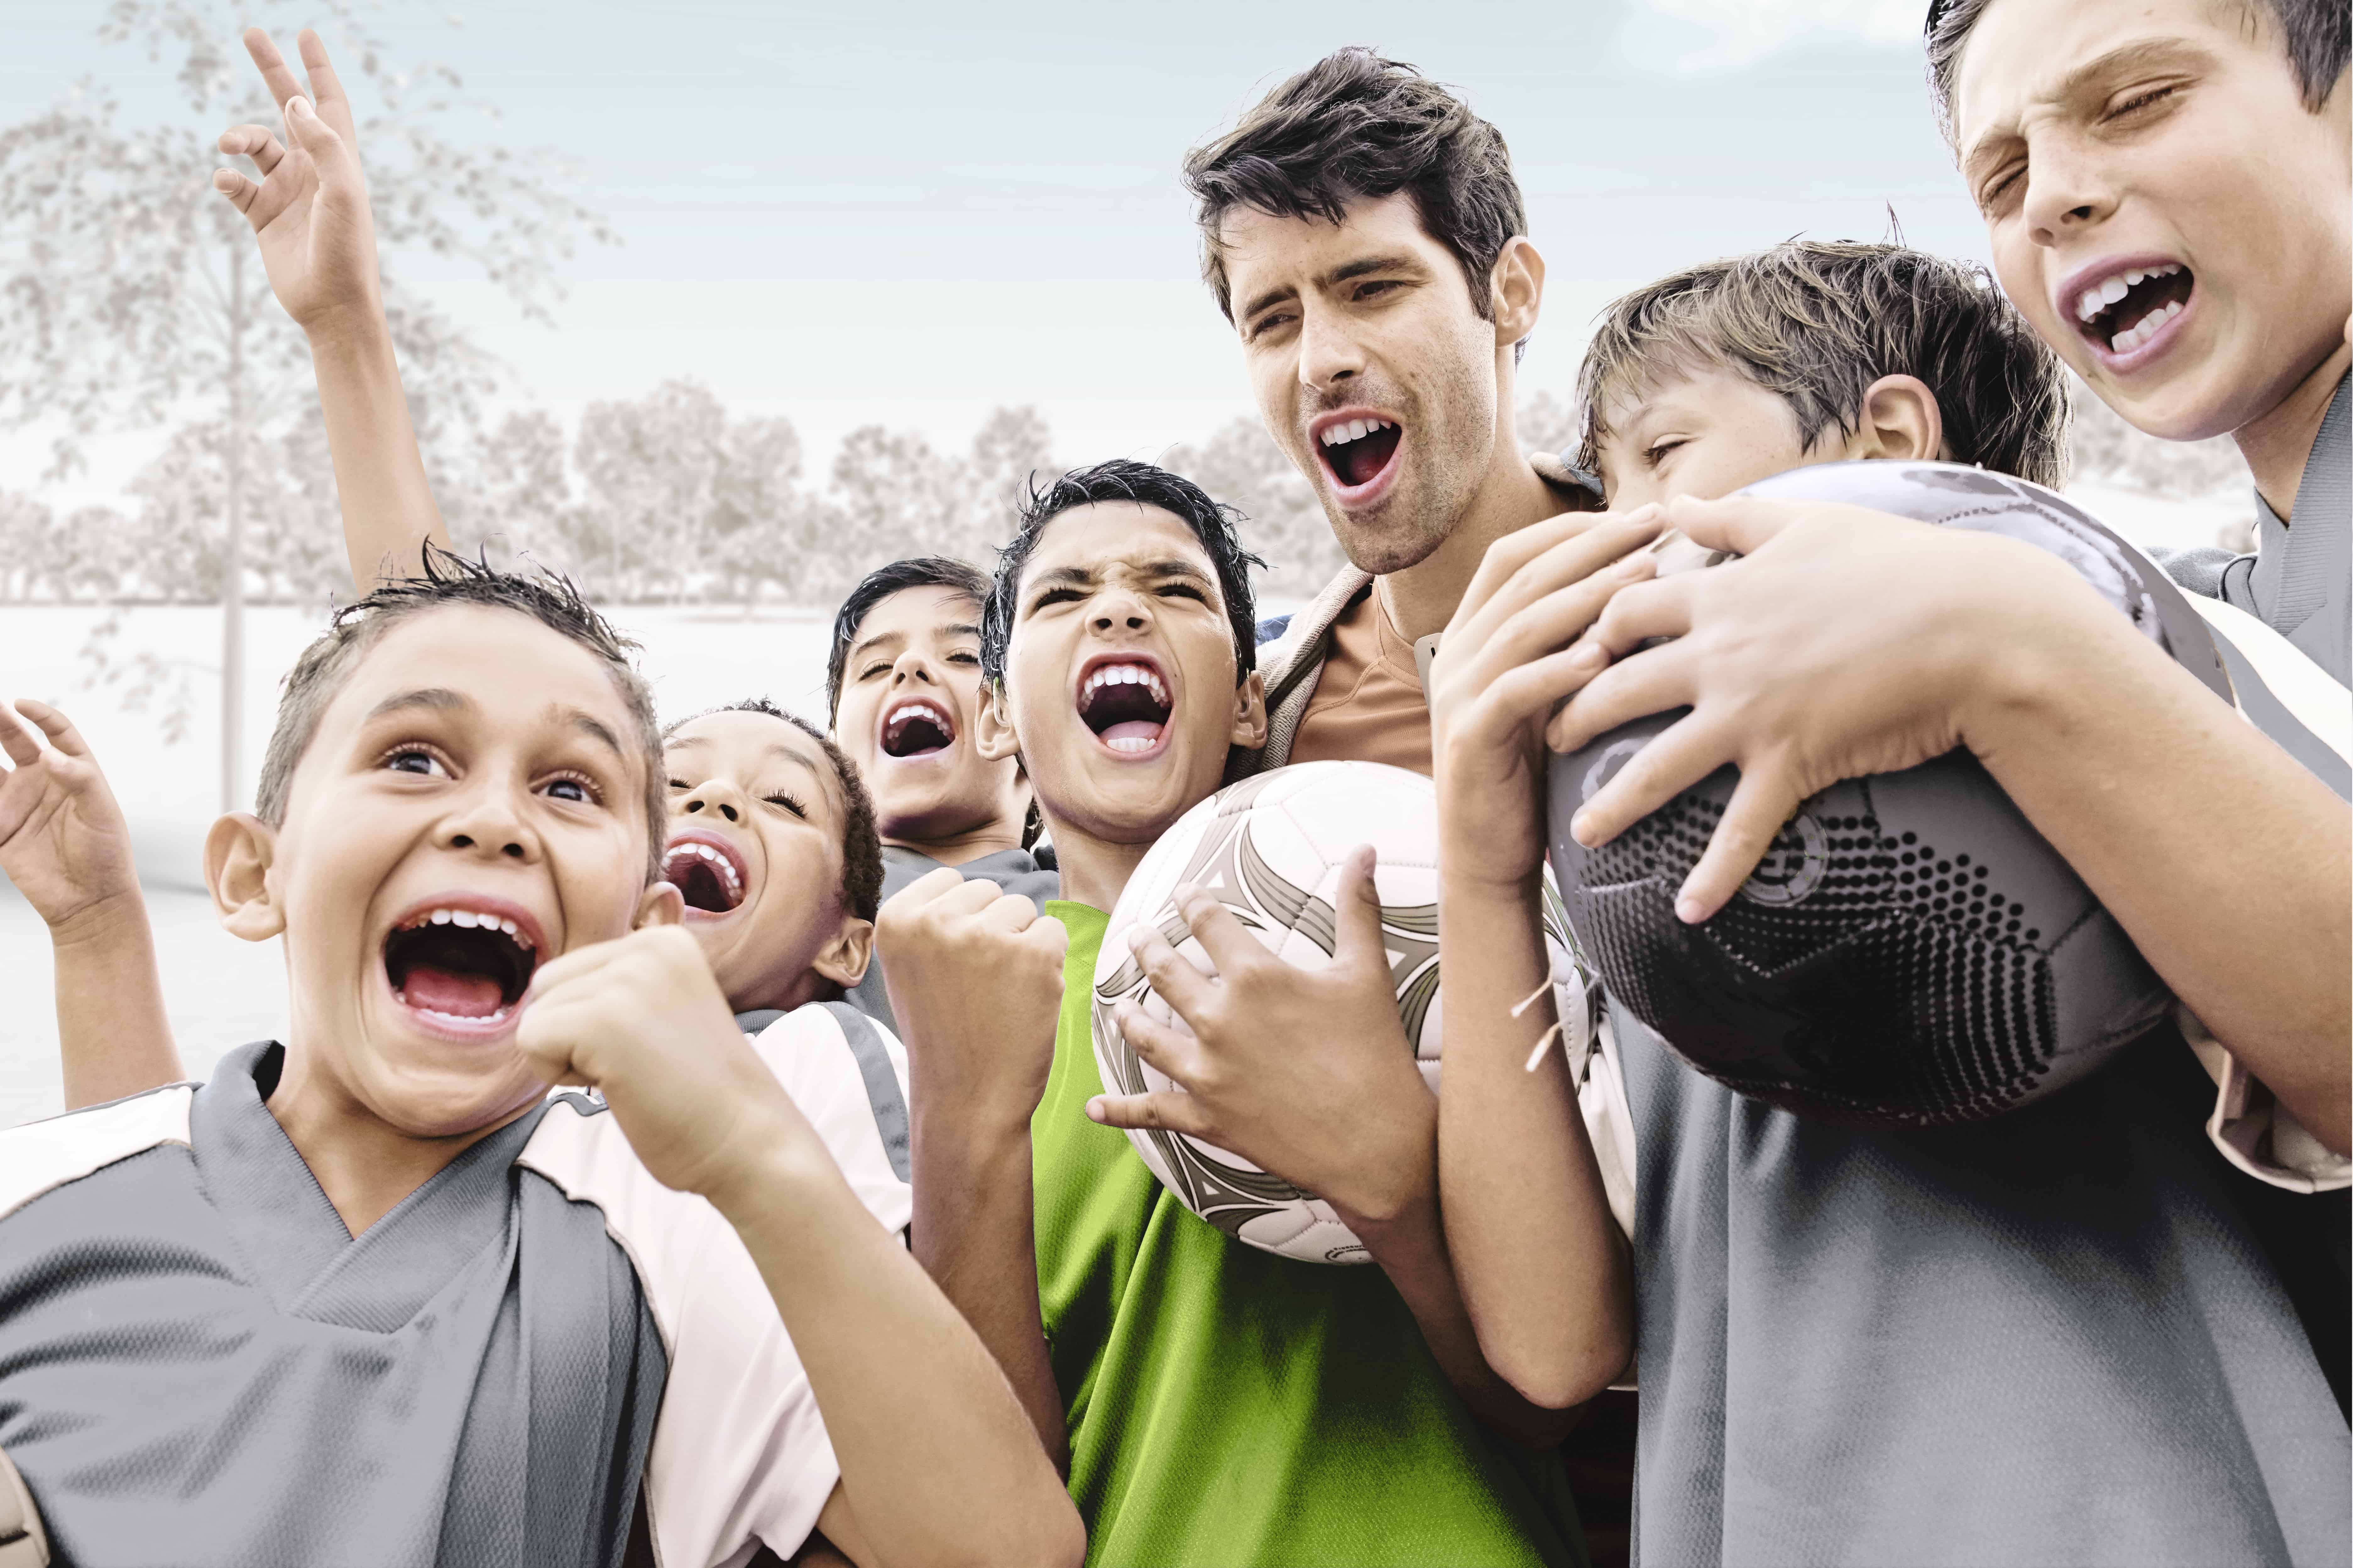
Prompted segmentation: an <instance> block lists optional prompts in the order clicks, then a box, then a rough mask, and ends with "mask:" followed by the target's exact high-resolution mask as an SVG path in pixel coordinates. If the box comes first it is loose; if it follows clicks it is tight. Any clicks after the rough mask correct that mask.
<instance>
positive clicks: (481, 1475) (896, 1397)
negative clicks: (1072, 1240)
mask: <svg viewBox="0 0 2353 1568" xmlns="http://www.w3.org/2000/svg"><path fill="white" fill-rule="evenodd" d="M427 566H428V569H429V571H430V573H431V575H429V576H427V577H426V578H421V579H417V580H413V581H408V582H400V583H391V584H385V585H383V586H381V587H379V588H378V589H377V590H376V591H375V593H373V594H371V595H368V596H366V597H365V598H364V599H362V600H361V601H360V602H359V603H357V604H356V605H352V606H350V607H348V608H347V609H345V610H344V611H343V612H342V613H341V614H339V615H338V616H337V617H336V620H335V623H334V625H333V626H332V628H331V629H330V630H329V631H328V632H327V633H326V634H324V635H323V636H322V637H321V638H320V639H319V640H318V641H317V642H315V643H314V644H313V645H312V646H311V647H310V648H309V649H307V650H305V652H304V653H303V655H302V657H301V659H300V660H299V661H298V662H297V664H296V666H295V668H294V671H293V673H292V674H291V676H290V678H289V679H288V682H287V689H286V693H285V696H284V698H283V700H282V701H281V702H280V710H279V719H278V725H277V728H276V730H275V731H274V732H273V734H272V736H271V738H270V744H269V753H268V761H267V763H266V764H265V766H264V770H263V776H262V780H261V784H260V789H259V813H258V814H257V815H253V816H247V815H244V814H237V815H235V816H227V817H224V818H222V819H221V820H220V821H219V822H218V823H216V825H215V826H214V828H213V831H212V833H211V836H210V837H209V838H208V840H207V842H206V879H207V882H208V883H209V885H210V887H211V889H212V891H213V895H214V899H215V901H216V903H217V904H218V905H219V907H220V909H221V912H222V919H223V921H224V923H225V924H227V927H228V929H229V930H230V931H233V932H234V933H236V934H237V935H239V936H242V937H245V938H247V939H248V940H253V941H261V940H265V939H268V938H270V937H273V936H277V937H282V938H283V939H284V942H285V951H286V959H287V975H288V986H289V999H288V1000H289V1017H290V1032H289V1035H288V1037H287V1039H286V1041H285V1042H284V1043H283V1044H279V1043H276V1042H270V1043H265V1044H261V1045H256V1046H250V1047H244V1048H243V1049H240V1050H237V1051H235V1052H232V1053H230V1054H229V1055H228V1056H227V1057H226V1058H223V1059H222V1062H221V1064H220V1067H219V1068H218V1070H217V1071H216V1074H215V1076H214V1078H213V1079H212V1080H211V1081H210V1082H208V1083H206V1084H204V1085H202V1086H200V1087H196V1086H188V1085H178V1086H174V1087H170V1088H166V1089H158V1090H155V1091H153V1092H151V1093H149V1094H145V1095H142V1096H139V1097H136V1098H134V1099H131V1100H119V1101H116V1102H114V1103H112V1104H111V1105H107V1106H103V1107H100V1108H97V1109H94V1110H86V1111H81V1112H77V1113H73V1114H69V1115H68V1116H65V1117H62V1118H59V1119H58V1120H56V1121H47V1122H37V1123H33V1124H31V1125H28V1126H25V1127H20V1128H17V1129H15V1130H12V1131H8V1132H6V1133H0V1173H5V1176H4V1177H0V1179H4V1180H5V1191H0V1213H5V1219H0V1257H5V1259H6V1263H5V1270H0V1272H5V1276H6V1280H5V1286H4V1287H0V1303H5V1305H0V1346H5V1350H0V1447H5V1450H6V1451H7V1453H8V1455H9V1457H10V1458H12V1459H13V1460H14V1461H15V1463H16V1468H18V1469H19V1470H20V1471H21V1473H22V1474H23V1476H24V1478H25V1479H26V1483H27V1484H28V1486H29V1488H30V1490H31V1493H32V1496H33V1499H34V1501H35V1504H36V1505H37V1508H38V1509H39V1510H40V1511H41V1513H42V1514H43V1515H44V1516H45V1518H46V1521H47V1528H48V1531H49V1535H50V1538H51V1540H52V1541H53V1542H57V1543H58V1545H59V1546H60V1547H61V1548H62V1551H63V1553H64V1555H65V1556H66V1557H67V1558H68V1559H69V1560H71V1561H77V1562H93V1563H159V1564H161V1563H173V1564H195V1563H224V1564H226V1563H240V1564H242V1563H289V1564H295V1563H322V1562H371V1563H433V1562H544V1563H604V1564H611V1563H617V1562H618V1561H619V1560H620V1558H621V1556H622V1553H623V1552H624V1551H625V1549H627V1548H628V1544H629V1542H630V1538H631V1536H632V1533H633V1525H632V1521H633V1520H634V1521H638V1522H637V1523H636V1525H635V1527H634V1528H635V1531H636V1532H637V1533H638V1534H640V1535H642V1536H644V1537H645V1539H646V1544H647V1546H648V1547H649V1549H650V1550H651V1551H652V1552H654V1553H655V1555H656V1556H657V1557H658V1558H659V1560H661V1561H664V1562H670V1563H714V1564H715V1563H721V1562H733V1561H740V1560H742V1558H743V1557H744V1556H745V1555H747V1554H748V1553H749V1552H751V1551H752V1550H753V1549H754V1543H755V1542H762V1543H765V1544H766V1545H767V1546H768V1547H769V1548H771V1549H772V1550H774V1551H776V1552H778V1553H780V1554H789V1553H791V1552H794V1551H796V1550H797V1548H798V1547H799V1546H800V1544H801V1542H803V1541H804V1540H805V1539H807V1537H808V1536H809V1535H810V1533H811V1531H813V1530H815V1529H819V1528H821V1529H822V1530H823V1531H824V1532H825V1534H826V1535H827V1536H828V1538H830V1539H831V1540H832V1541H833V1542H836V1543H837V1544H838V1545H839V1546H840V1547H841V1548H842V1549H843V1550H844V1551H845V1552H847V1553H848V1554H849V1556H850V1557H851V1558H852V1559H853V1560H855V1561H859V1562H866V1563H872V1562H878V1561H889V1562H892V1563H900V1562H906V1561H912V1560H922V1561H931V1562H949V1561H956V1562H964V1561H970V1560H972V1558H973V1557H974V1556H975V1555H978V1556H981V1557H985V1558H992V1559H1003V1560H1014V1559H1026V1558H1029V1557H1031V1556H1033V1555H1034V1556H1039V1557H1043V1558H1049V1559H1053V1560H1069V1559H1071V1558H1074V1557H1075V1556H1076V1555H1077V1554H1078V1552H1079V1550H1080V1544H1079V1539H1078V1534H1077V1527H1076V1521H1075V1520H1074V1519H1073V1518H1072V1517H1071V1512H1070V1509H1069V1505H1068V1503H1067V1501H1065V1500H1063V1499H1061V1498H1060V1497H1059V1496H1058V1495H1056V1492H1057V1489H1056V1488H1055V1484H1054V1477H1053V1474H1052V1471H1051V1468H1050V1466H1049V1465H1048V1464H1047V1463H1046V1461H1045V1458H1044V1456H1043V1454H1042V1453H1041V1452H1040V1451H1039V1448H1038V1447H1037V1445H1036V1444H1035V1442H1034V1441H1033V1440H1032V1438H1031V1436H1030V1435H1029V1431H1028V1430H1027V1428H1026V1426H1025V1424H1024V1423H1023V1421H1022V1418H1021V1415H1020V1412H1019V1410H1018V1406H1016V1405H1015V1404H1014V1403H1013V1402H1012V1401H1011V1400H1010V1399H1009V1398H1008V1396H1007V1394H1006V1391H1005V1387H1004V1384H1003V1380H1002V1378H1001V1377H1000V1376H999V1375H998V1373H997V1371H996V1369H995V1368H994V1367H993V1366H992V1365H991V1364H990V1363H989V1362H988V1360H987V1355H986V1352H984V1351H983V1350H982V1349H981V1347H980V1345H979V1344H978V1343H977V1342H976V1341H975V1340H974V1339H973V1337H972V1335H971V1332H970V1331H969V1330H968V1329H967V1328H966V1327H965V1325H964V1323H963V1322H962V1321H961V1320H959V1319H958V1318H957V1317H956V1315H955V1311H954V1310H953V1309H952V1308H950V1307H949V1305H948V1304H947V1302H946V1301H944V1300H943V1299H942V1298H941V1297H940V1295H939V1293H938V1291H937V1290H936V1289H934V1287H933V1286H932V1285H931V1283H930V1282H929V1281H928V1280H927V1279H924V1278H923V1275H922V1273H921V1272H920V1270H918V1269H917V1268H915V1266H914V1265H913V1261H912V1260H911V1259H909V1258H907V1257H906V1255H905V1254H904V1252H903V1251H902V1249H901V1248H900V1247H898V1246H897V1244H896V1243H895V1242H894V1241H893V1240H892V1237H890V1235H889V1233H888V1232H886V1231H885V1230H884V1229H882V1228H881V1226H877V1225H875V1224H874V1222H873V1220H872V1218H871V1217H870V1215H868V1213H867V1211H866V1210H865V1209H864V1208H862V1207H861V1206H860V1204H859V1202H858V1200H857V1198H856V1197H855V1196H854V1195H853V1194H852V1193H851V1191H850V1190H849V1186H848V1185H847V1184H845V1183H844V1182H843V1180H842V1178H841V1176H840V1174H839V1172H838V1170H837V1169H836V1166H835V1164H834V1162H833V1161H832V1159H831V1158H830V1157H828V1153H827V1152H826V1150H825V1148H824V1146H823V1145H822V1144H821V1143H820V1142H819V1141H818V1138H817V1136H816V1135H815V1133H814V1132H813V1131H811V1129H810V1127H809V1124H808V1122H807V1120H806V1119H804V1118H803V1116H802V1115H801V1113H800V1112H799V1111H798V1110H797V1109H796V1108H795V1106H794V1103H793V1101H792V1099H791V1098H790V1097H789V1096H788V1095H787V1094H786V1093H785V1092H784V1090H783V1089H782V1088H781V1087H780V1086H779V1085H778V1083H777V1081H776V1078H775V1077H774V1076H773V1075H772V1073H771V1072H770V1070H769V1068H768V1067H767V1066H766V1065H765V1064H764V1063H763V1062H762V1061H761V1059H760V1058H759V1057H758V1056H757V1055H756V1054H755V1053H754V1050H753V1049H752V1047H750V1045H749V1044H748V1043H747V1042H746V1041H745V1040H744V1037H743V1035H742V1034H741V1033H740V1032H739V1031H738V1029H737V1028H736V1026H735V1024H734V1021H733V1018H732V1017H731V1016H730V1014H729V1009H728V1007H727V1005H726V1003H725V1001H724V999H723V996H722V994H721V993H720V990H719V988H718V986H717V985H716V984H714V983H713V981H712V977H711V971H710V967H709V964H708V963H706V961H705V960H704V958H703V955H702V951H701V949H700V948H698V947H697V946H696V945H695V944H694V942H692V941H691V939H690V938H688V937H687V936H686V934H685V933H684V932H683V931H680V930H678V929H677V928H676V924H675V922H676V921H677V917H678V910H679V901H678V895H677V893H676V891H675V890H674V889H671V888H670V886H669V885H667V884H665V883H662V882H660V881H659V880H657V879H655V878H654V877H653V864H654V855H655V846H656V844H657V843H658V842H659V837H660V832H661V824H662V819H663V810H662V799H661V793H660V784H659V773H657V772H656V769H657V768H658V767H659V752H658V748H657V744H656V740H655V736H654V733H653V723H652V710H651V704H650V701H649V696H648V693H647V691H646V689H645V686H644V684H643V682H642V681H641V680H640V679H639V678H638V675H637V673H636V671H635V670H634V669H633V668H631V667H630V665H629V662H628V653H627V645H625V644H624V643H622V642H621V641H620V640H619V639H618V638H617V637H616V636H615V635H614V634H613V633H612V631H611V630H610V628H609V627H607V626H606V625H605V624H604V622H603V621H602V620H601V619H600V618H599V617H597V616H596V614H595V613H594V612H593V611H591V610H590V609H588V607H587V606H586V605H585V604H583V603H582V602H581V601H580V600H579V598H578V597H577V595H575V594H574V593H572V592H571V591H570V590H569V588H568V587H567V586H565V585H564V584H560V583H551V582H545V581H540V580H534V579H526V578H521V577H514V576H509V575H505V574H499V573H495V572H491V571H488V570H486V569H481V568H477V567H471V566H469V565H467V564H466V563H462V562H459V561H456V560H454V559H453V558H449V557H446V556H437V557H435V558H433V559H431V560H429V561H428V562H427ZM551 1081H554V1082H568V1083H576V1084H582V1085H586V1086H589V1087H591V1088H594V1089H596V1090H598V1092H599V1093H600V1095H601V1097H602V1098H601V1100H590V1099H587V1098H585V1097H581V1096H576V1095H569V1096H558V1097H555V1098H553V1099H551V1098H549V1097H548V1095H547V1092H546V1089H547V1085H548V1084H549V1083H550V1082H551ZM983 1542H986V1544H983Z"/></svg>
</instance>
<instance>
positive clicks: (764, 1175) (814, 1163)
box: [696, 1119, 841, 1231]
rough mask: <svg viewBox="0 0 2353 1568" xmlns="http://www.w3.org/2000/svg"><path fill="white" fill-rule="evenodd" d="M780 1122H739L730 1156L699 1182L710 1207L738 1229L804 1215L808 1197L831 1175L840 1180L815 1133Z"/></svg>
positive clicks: (732, 1134) (728, 1144)
mask: <svg viewBox="0 0 2353 1568" xmlns="http://www.w3.org/2000/svg"><path fill="white" fill-rule="evenodd" d="M805 1129H806V1123H804V1129H803V1130H801V1131H802V1135H801V1136H796V1135H795V1134H796V1131H797V1130H796V1129H794V1128H793V1127H791V1126H790V1125H788V1124H785V1123H783V1122H782V1121H781V1119H780V1121H779V1123H778V1124H777V1125H776V1126H773V1127H771V1126H767V1125H765V1124H764V1123H762V1122H758V1121H749V1120H748V1119H747V1121H745V1122H739V1123H737V1124H736V1126H734V1127H733V1128H732V1129H730V1130H729V1131H728V1133H727V1136H726V1139H725V1141H724V1146H725V1147H726V1148H728V1149H729V1151H730V1152H729V1153H728V1154H727V1156H726V1157H725V1158H724V1159H723V1160H722V1161H720V1162H718V1163H716V1164H715V1165H714V1166H713V1167H712V1169H711V1170H710V1171H709V1172H707V1173H706V1174H705V1179H704V1180H702V1182H700V1183H698V1184H696V1185H697V1187H698V1189H699V1190H700V1191H701V1193H702V1195H703V1197H705V1198H706V1199H708V1200H709V1201H710V1203H711V1206H712V1208H715V1209H717V1210H718V1211H719V1212H720V1214H721V1215H723V1217H724V1218H725V1219H726V1220H727V1222H728V1223H729V1224H730V1225H732V1226H734V1227H735V1228H736V1229H737V1230H738V1231H741V1230H743V1229H744V1227H745V1226H751V1225H754V1224H770V1223H774V1222H775V1221H776V1220H777V1219H779V1218H781V1217H787V1216H789V1215H795V1214H802V1213H806V1212H807V1210H808V1207H809V1199H811V1198H812V1197H814V1196H816V1195H818V1193H819V1192H820V1191H821V1189H822V1187H823V1184H824V1182H825V1180H826V1178H827V1177H828V1175H830V1176H831V1178H832V1180H833V1182H834V1184H836V1185H839V1184H841V1173H840V1171H839V1168H838V1167H836V1166H835V1165H834V1163H833V1161H832V1159H831V1157H830V1156H828V1154H827V1153H826V1152H825V1151H824V1150H823V1149H822V1148H821V1147H811V1145H814V1144H815V1143H816V1142H817V1139H816V1136H815V1134H813V1133H807V1132H806V1131H805Z"/></svg>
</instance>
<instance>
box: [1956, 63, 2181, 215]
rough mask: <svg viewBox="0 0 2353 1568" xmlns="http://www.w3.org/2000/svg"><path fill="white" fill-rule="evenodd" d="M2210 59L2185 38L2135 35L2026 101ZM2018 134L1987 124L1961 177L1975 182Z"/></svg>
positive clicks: (2070, 95)
mask: <svg viewBox="0 0 2353 1568" xmlns="http://www.w3.org/2000/svg"><path fill="white" fill-rule="evenodd" d="M2213 58H2214V57H2213V55H2212V54H2211V52H2209V51H2208V50H2206V49H2204V48H2201V47H2200V46H2198V45H2197V44H2194V43H2192V42H2190V41H2189V39H2187V38H2135V39H2134V40H2132V42H2130V43H2126V44H2119V45H2117V46H2116V47H2115V48H2113V49H2110V50H2109V51H2108V52H2107V53H2106V54H2104V55H2101V56H2098V57H2096V58H2093V59H2089V60H2086V61H2084V63H2083V64H2082V65H2080V66H2077V67H2076V68H2074V69H2073V70H2071V71H2069V72H2068V73H2067V74H2066V75H2065V76H2063V77H2062V78H2060V79H2059V81H2058V83H2057V84H2056V85H2055V86H2053V87H2052V88H2049V89H2039V90H2037V91H2036V92H2035V93H2034V94H2033V95H2032V96H2031V98H2030V99H2029V100H2028V101H2029V102H2031V103H2067V102H2071V101H2073V100H2074V99H2075V98H2077V97H2078V96H2080V95H2081V94H2082V93H2083V91H2084V89H2085V88H2087V87H2090V86H2093V85H2094V84H2095V83H2097V82H2099V81H2101V80H2103V79H2107V78H2112V77H2119V76H2126V75H2129V74H2130V73H2132V72H2134V71H2137V70H2142V69H2146V68H2148V67H2151V66H2162V65H2184V66H2188V65H2210V64H2211V63H2212V62H2213ZM2017 135H2018V127H2017V126H2016V125H2015V124H1997V125H1991V126H1988V127H1987V128H1986V129H1985V131H1984V132H1980V133H1979V134H1978V138H1977V139H1976V140H1975V141H1973V142H1970V143H1969V149H1968V153H1965V154H1964V155H1963V156H1962V158H1961V174H1962V175H1963V177H1964V178H1967V179H1969V180H1971V181H1974V180H1975V179H1976V178H1977V177H1978V173H1979V171H1980V169H1981V167H1982V165H1983V164H1984V163H1985V162H1986V160H1987V159H1988V158H1989V157H1991V156H1993V155H1994V154H1995V153H1999V152H2000V151H2001V149H2000V146H1999V145H1997V144H1998V143H2000V142H2005V141H2010V140H2015V139H2016V137H2017Z"/></svg>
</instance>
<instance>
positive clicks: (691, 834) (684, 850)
mask: <svg viewBox="0 0 2353 1568" xmlns="http://www.w3.org/2000/svg"><path fill="white" fill-rule="evenodd" d="M661 876H662V880H663V881H665V882H668V883H669V884H670V886H671V887H673V888H676V889H678V892H679V897H681V898H682V899H684V900H686V910H687V915H688V918H690V919H691V918H693V917H694V916H696V915H702V916H704V917H706V918H708V917H712V916H718V915H724V914H732V913H733V912H734V910H735V909H736V908H737V906H739V905H740V904H742V903H743V901H744V894H745V893H746V892H747V891H749V890H750V889H751V885H752V877H751V873H750V871H749V870H747V869H746V868H745V867H744V856H743V852H742V851H741V850H739V849H737V848H736V847H735V846H733V844H730V843H728V842H727V840H726V839H724V838H723V837H720V836H719V835H718V834H716V833H710V832H706V831H704V830H703V829H702V828H698V827H690V828H688V829H686V830H685V831H684V832H682V833H681V834H679V835H678V836H677V837H674V838H672V839H671V840H670V844H669V847H666V848H664V849H663V850H662V858H661Z"/></svg>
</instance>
